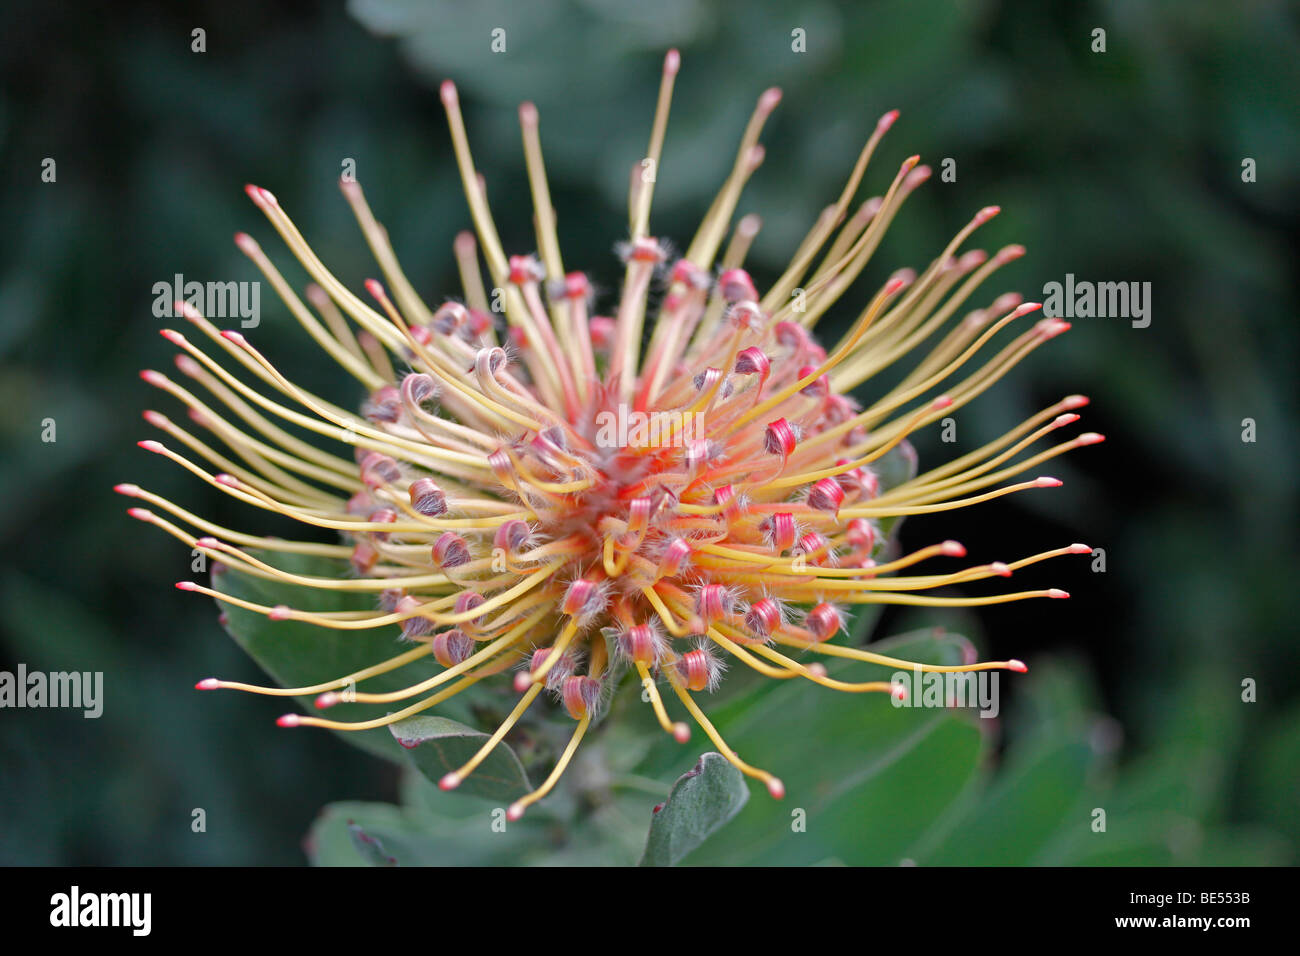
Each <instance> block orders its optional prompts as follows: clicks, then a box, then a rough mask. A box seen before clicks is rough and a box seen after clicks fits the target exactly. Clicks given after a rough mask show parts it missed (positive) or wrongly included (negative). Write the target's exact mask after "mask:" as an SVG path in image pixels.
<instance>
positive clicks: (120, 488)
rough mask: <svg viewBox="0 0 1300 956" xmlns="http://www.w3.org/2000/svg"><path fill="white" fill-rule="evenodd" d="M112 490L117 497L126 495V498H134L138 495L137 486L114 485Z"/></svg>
mask: <svg viewBox="0 0 1300 956" xmlns="http://www.w3.org/2000/svg"><path fill="white" fill-rule="evenodd" d="M113 490H114V491H116V492H117V493H118V494H119V495H126V496H127V497H128V498H136V497H139V495H140V486H139V485H114V486H113Z"/></svg>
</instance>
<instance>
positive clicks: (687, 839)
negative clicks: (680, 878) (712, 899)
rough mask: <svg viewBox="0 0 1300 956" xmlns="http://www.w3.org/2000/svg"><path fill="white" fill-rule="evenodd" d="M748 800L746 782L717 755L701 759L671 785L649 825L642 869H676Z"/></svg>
mask: <svg viewBox="0 0 1300 956" xmlns="http://www.w3.org/2000/svg"><path fill="white" fill-rule="evenodd" d="M747 800H749V788H748V787H747V786H745V778H744V777H742V776H741V774H740V771H739V770H737V769H736V768H735V767H733V766H732V765H731V764H730V763H729V762H728V761H727V758H725V757H723V756H722V755H721V754H718V753H712V752H710V753H706V754H704V755H703V756H701V757H700V762H699V763H697V764H696V765H695V769H693V770H691V771H690V772H689V773H686V774H683V775H682V776H681V777H680V778H679V779H678V781H677V782H676V783H675V784H673V789H672V792H671V793H670V794H669V795H668V800H667V802H666V803H664V804H662V805H661V806H660V807H659V809H658V810H657V811H656V812H655V815H654V818H653V819H652V820H651V821H650V835H649V836H648V837H647V838H646V847H645V855H644V856H642V857H641V864H640V865H641V866H675V865H677V864H678V863H680V862H681V861H682V859H683V858H684V857H685V856H686V855H687V854H688V853H690V852H691V851H692V850H694V849H695V848H696V847H698V846H699V845H700V844H701V843H703V842H704V841H705V840H707V839H708V838H709V837H710V836H711V835H712V834H713V833H714V832H715V831H717V830H718V829H719V828H720V827H722V826H723V825H724V824H725V823H727V821H728V820H730V819H731V818H732V817H734V816H735V815H736V814H737V813H739V812H740V809H741V807H743V806H744V805H745V802H746V801H747Z"/></svg>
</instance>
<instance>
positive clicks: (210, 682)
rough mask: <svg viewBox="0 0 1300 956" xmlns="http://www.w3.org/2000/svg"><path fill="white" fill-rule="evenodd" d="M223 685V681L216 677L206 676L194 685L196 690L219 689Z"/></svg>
mask: <svg viewBox="0 0 1300 956" xmlns="http://www.w3.org/2000/svg"><path fill="white" fill-rule="evenodd" d="M220 687H221V681H219V680H217V679H216V678H215V677H205V678H203V680H201V681H199V682H198V683H197V684H195V685H194V689H195V690H218V689H220Z"/></svg>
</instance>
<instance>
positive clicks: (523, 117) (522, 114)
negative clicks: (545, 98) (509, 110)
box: [519, 101, 537, 126]
mask: <svg viewBox="0 0 1300 956" xmlns="http://www.w3.org/2000/svg"><path fill="white" fill-rule="evenodd" d="M519 122H520V123H522V124H523V125H525V126H536V125H537V104H536V103H531V102H528V101H525V102H523V103H520V104H519Z"/></svg>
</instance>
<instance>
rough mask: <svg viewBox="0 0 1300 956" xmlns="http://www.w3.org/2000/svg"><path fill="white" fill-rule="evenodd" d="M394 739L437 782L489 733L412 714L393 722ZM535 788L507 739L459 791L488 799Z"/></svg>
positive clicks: (471, 752) (484, 739)
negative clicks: (412, 715)
mask: <svg viewBox="0 0 1300 956" xmlns="http://www.w3.org/2000/svg"><path fill="white" fill-rule="evenodd" d="M388 729H389V730H390V731H392V734H393V738H394V739H395V740H396V741H397V742H398V743H399V744H400V745H401V746H402V747H403V748H404V749H405V750H406V751H407V752H408V754H409V755H410V758H411V762H412V763H413V764H415V767H416V769H418V770H419V771H420V773H422V774H424V775H425V776H426V777H428V778H429V780H431V781H433V782H434V783H437V782H438V781H439V780H441V779H442V777H443V775H444V774H446V773H448V772H449V771H452V770H455V769H457V768H458V767H460V766H462V765H463V764H464V763H465V761H467V760H469V759H470V758H471V757H472V756H474V754H476V753H477V752H478V750H479V748H480V747H482V746H483V744H484V743H486V742H487V740H488V737H489V735H488V734H485V733H483V732H482V731H479V730H475V729H474V728H472V727H466V726H465V725H464V724H459V723H457V722H456V721H454V720H448V719H447V718H446V717H426V716H423V715H421V716H417V717H409V718H407V719H406V720H399V721H398V722H397V723H394V724H390V725H389V728H388ZM532 789H533V785H532V784H531V783H529V782H528V774H527V773H525V771H524V765H523V763H522V762H521V761H520V760H519V757H518V755H517V754H516V753H515V752H514V751H513V750H512V749H511V748H510V746H509V745H508V744H506V742H505V741H502V742H501V743H499V744H497V745H496V747H494V748H493V749H492V752H491V753H490V754H488V755H487V757H485V758H484V759H483V762H482V763H481V764H479V765H478V767H477V768H476V769H475V771H474V772H473V773H472V774H470V775H469V776H468V777H466V778H465V780H464V782H463V783H461V785H460V786H459V787H457V788H456V792H457V793H465V794H470V795H473V796H477V797H484V798H486V799H488V800H502V801H506V800H512V799H514V798H515V797H519V796H522V795H523V794H525V793H527V792H529V791H530V790H532Z"/></svg>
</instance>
